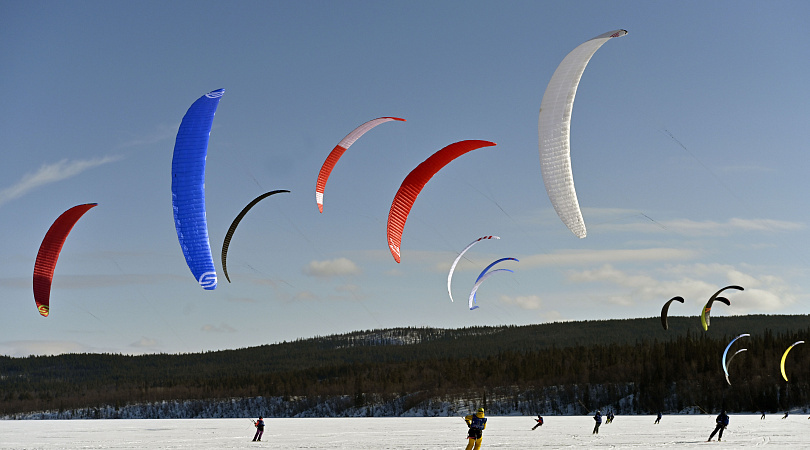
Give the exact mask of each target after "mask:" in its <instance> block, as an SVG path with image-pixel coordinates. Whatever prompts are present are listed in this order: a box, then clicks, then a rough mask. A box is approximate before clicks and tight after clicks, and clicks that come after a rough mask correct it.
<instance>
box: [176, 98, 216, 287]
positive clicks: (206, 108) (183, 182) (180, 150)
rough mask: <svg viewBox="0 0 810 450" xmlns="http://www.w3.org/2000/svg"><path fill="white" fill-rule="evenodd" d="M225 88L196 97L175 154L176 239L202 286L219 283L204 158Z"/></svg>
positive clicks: (182, 129)
mask: <svg viewBox="0 0 810 450" xmlns="http://www.w3.org/2000/svg"><path fill="white" fill-rule="evenodd" d="M224 93H225V90H224V89H217V90H216V91H211V92H209V93H207V94H205V95H203V96H202V97H200V98H199V99H197V101H195V102H194V103H193V104H192V105H191V107H190V108H189V109H188V111H187V112H186V115H185V116H183V121H182V122H181V123H180V128H179V129H178V130H177V140H176V141H175V143H174V156H173V157H172V208H173V210H174V226H175V228H176V229H177V239H178V240H179V241H180V248H181V249H182V250H183V256H185V257H186V264H188V268H189V269H191V273H192V274H193V275H194V278H195V279H197V282H198V283H200V286H202V287H203V289H207V290H213V289H216V287H217V270H216V268H215V267H214V258H213V256H211V245H210V244H209V242H208V222H207V220H206V218H205V158H206V156H207V155H208V137H209V135H210V134H211V125H212V124H213V122H214V114H215V113H216V111H217V105H219V100H220V98H222V95H223V94H224Z"/></svg>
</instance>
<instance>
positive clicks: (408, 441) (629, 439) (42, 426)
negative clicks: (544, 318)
mask: <svg viewBox="0 0 810 450" xmlns="http://www.w3.org/2000/svg"><path fill="white" fill-rule="evenodd" d="M544 418H545V425H543V426H542V427H538V428H537V430H535V431H531V428H532V426H534V424H535V422H534V420H533V417H515V416H493V417H490V418H489V422H488V423H487V430H486V431H485V432H484V441H483V445H482V447H481V448H482V450H486V449H496V448H497V449H504V448H509V449H521V450H523V449H531V448H540V447H542V448H612V449H618V448H659V447H660V448H678V449H681V448H697V447H700V446H706V445H708V446H715V447H721V446H722V448H741V447H758V446H762V445H768V446H771V447H772V448H780V449H781V448H791V449H794V448H808V449H810V420H808V418H807V416H805V415H798V414H796V415H791V416H790V417H788V418H787V419H785V420H782V415H781V414H780V415H776V414H771V415H768V416H767V417H766V419H765V420H760V416H759V415H732V416H731V423H730V425H729V427H728V429H727V430H726V431H725V434H724V436H723V442H721V443H717V442H716V439H717V438H716V437H715V440H714V441H713V442H711V443H707V442H706V439H707V438H708V436H709V433H711V431H712V430H713V429H714V416H708V415H700V416H687V415H683V416H677V415H666V416H664V418H663V419H662V420H661V423H660V424H659V425H654V424H653V422H654V421H655V418H654V417H653V416H617V417H616V419H615V420H614V421H613V423H611V424H603V425H602V427H601V429H600V433H599V435H594V434H591V431H592V429H593V419H591V418H590V417H588V416H578V417H572V416H565V417H559V416H545V417H544ZM266 422H267V425H268V427H267V429H266V431H265V433H264V438H263V439H262V442H252V441H251V439H252V437H253V433H254V431H255V429H254V428H253V424H252V423H251V422H250V421H249V420H248V419H247V418H245V419H147V420H44V421H43V420H19V421H16V420H6V421H0V449H39V448H45V449H51V448H52V449H66V450H76V449H105V448H116V449H124V448H133V449H135V448H137V449H141V448H146V449H235V448H272V449H283V450H288V449H354V450H372V449H373V450H381V449H398V450H400V449H463V448H464V446H465V445H466V439H465V438H466V432H467V427H466V425H465V424H464V422H463V421H462V419H461V418H458V417H440V418H413V417H408V418H348V419H346V418H340V419H273V418H270V419H266Z"/></svg>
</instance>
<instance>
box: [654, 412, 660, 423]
mask: <svg viewBox="0 0 810 450" xmlns="http://www.w3.org/2000/svg"><path fill="white" fill-rule="evenodd" d="M659 422H661V411H658V415H657V416H656V417H655V423H656V424H657V423H659Z"/></svg>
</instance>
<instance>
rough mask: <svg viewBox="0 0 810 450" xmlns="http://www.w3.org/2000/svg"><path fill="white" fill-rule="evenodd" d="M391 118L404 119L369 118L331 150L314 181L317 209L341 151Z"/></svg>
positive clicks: (320, 207) (321, 204) (321, 203)
mask: <svg viewBox="0 0 810 450" xmlns="http://www.w3.org/2000/svg"><path fill="white" fill-rule="evenodd" d="M393 120H398V121H401V122H405V119H400V118H399V117H380V118H377V119H373V120H369V121H368V122H366V123H364V124H362V125H360V126H359V127H357V128H355V129H354V131H352V132H351V133H349V134H348V135H347V136H346V137H345V138H343V140H341V141H340V142H339V143H338V145H336V146H335V148H333V149H332V152H330V153H329V156H327V157H326V161H324V163H323V166H321V171H320V172H319V173H318V181H317V182H316V183H315V201H316V202H317V203H318V211H320V212H323V192H324V190H325V189H326V182H327V181H328V180H329V174H331V173H332V169H334V168H335V164H337V162H338V160H339V159H340V157H341V156H343V153H344V152H346V150H348V149H349V147H351V146H352V144H354V141H356V140H358V139H360V137H361V136H363V135H364V134H366V132H367V131H369V130H371V129H372V128H374V127H376V126H377V125H379V124H381V123H385V122H391V121H393Z"/></svg>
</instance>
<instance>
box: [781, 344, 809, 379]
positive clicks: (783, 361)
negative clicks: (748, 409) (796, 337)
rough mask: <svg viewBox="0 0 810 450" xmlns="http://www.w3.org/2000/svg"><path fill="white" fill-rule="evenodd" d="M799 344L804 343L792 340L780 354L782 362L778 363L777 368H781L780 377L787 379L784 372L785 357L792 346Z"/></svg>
mask: <svg viewBox="0 0 810 450" xmlns="http://www.w3.org/2000/svg"><path fill="white" fill-rule="evenodd" d="M799 344H804V341H796V342H794V343H793V344H791V346H790V347H788V348H787V350H785V353H784V354H783V355H782V362H781V363H779V368H780V369H781V370H782V378H784V379H785V381H787V380H788V379H787V374H786V373H785V359H786V358H787V355H788V353H789V352H790V350H791V349H792V348H793V347H795V346H797V345H799Z"/></svg>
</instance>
